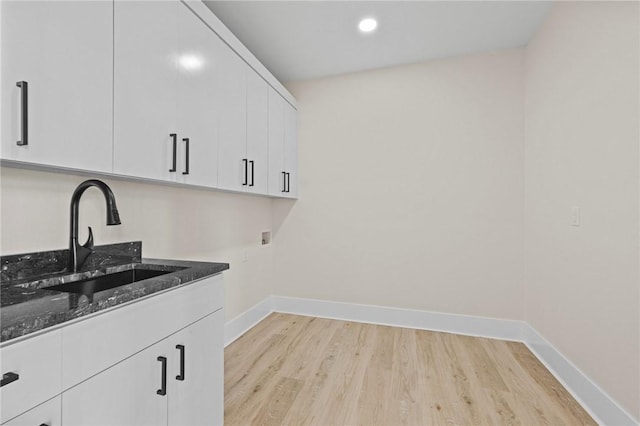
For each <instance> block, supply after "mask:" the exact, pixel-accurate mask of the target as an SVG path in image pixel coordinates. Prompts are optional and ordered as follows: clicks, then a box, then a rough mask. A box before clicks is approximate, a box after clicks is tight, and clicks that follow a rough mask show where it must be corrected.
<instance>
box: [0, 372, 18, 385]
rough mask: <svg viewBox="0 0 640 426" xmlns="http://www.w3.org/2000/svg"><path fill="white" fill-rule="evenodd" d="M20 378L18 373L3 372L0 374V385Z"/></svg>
mask: <svg viewBox="0 0 640 426" xmlns="http://www.w3.org/2000/svg"><path fill="white" fill-rule="evenodd" d="M19 378H20V375H19V374H16V373H13V372H9V373H4V374H3V375H2V380H0V387H2V386H5V385H8V384H9V383H13V382H15V381H16V380H18V379H19Z"/></svg>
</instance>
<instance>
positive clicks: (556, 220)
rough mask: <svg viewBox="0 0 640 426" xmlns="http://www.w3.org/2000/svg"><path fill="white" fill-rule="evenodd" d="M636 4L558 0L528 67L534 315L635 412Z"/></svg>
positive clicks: (639, 401)
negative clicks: (573, 219) (577, 217)
mask: <svg viewBox="0 0 640 426" xmlns="http://www.w3.org/2000/svg"><path fill="white" fill-rule="evenodd" d="M638 14H639V10H638V3H637V2H635V3H631V2H627V3H621V2H559V3H558V4H557V5H556V6H555V7H554V8H553V10H552V12H551V14H550V16H549V17H548V18H547V20H546V21H545V24H544V26H543V27H542V28H541V29H540V30H539V32H538V33H537V35H536V36H535V38H534V40H533V41H532V42H531V44H530V45H529V47H528V48H527V50H526V66H525V70H526V108H525V117H526V126H525V127H526V138H525V146H526V154H525V158H526V203H525V205H526V208H525V212H526V214H525V216H526V222H525V223H526V227H525V229H526V252H525V259H526V314H525V320H526V321H528V322H529V323H531V324H532V325H533V326H534V327H535V328H536V329H537V330H538V331H540V332H541V333H542V334H543V335H544V336H545V337H546V338H547V339H548V340H549V341H551V343H552V344H554V345H555V346H556V347H557V348H558V349H559V350H560V351H561V352H563V353H564V355H565V356H567V357H568V358H569V359H570V360H571V361H572V362H573V363H575V365H576V366H577V367H579V368H580V369H582V370H583V372H585V373H586V374H587V375H588V376H590V377H591V378H592V379H593V380H594V381H595V382H596V383H597V384H598V385H600V386H601V387H602V388H603V389H604V390H605V391H606V392H608V393H609V394H610V395H611V396H613V397H614V398H615V399H616V400H617V401H618V402H619V403H621V404H622V406H623V407H624V408H626V410H628V411H629V413H631V414H632V415H634V416H635V417H636V418H640V342H639V339H640V306H639V300H640V277H639V267H640V265H639V259H640V253H639V250H638V248H639V245H640V241H639V237H638V235H639V234H638V233H639V227H638V219H639V217H640V212H639V209H638V203H639V196H638V194H639V190H640V187H639V176H638V158H639V150H638V145H639V141H640V131H639V118H640V108H639V103H640V97H639V90H640V88H639V85H638V80H639V78H640V69H639V66H638V55H639V52H640V45H639V42H638V40H639V36H640V26H639V23H638ZM571 206H579V207H580V208H581V212H582V224H581V226H580V227H572V226H569V220H570V215H571Z"/></svg>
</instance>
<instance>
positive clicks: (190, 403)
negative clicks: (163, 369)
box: [168, 309, 224, 426]
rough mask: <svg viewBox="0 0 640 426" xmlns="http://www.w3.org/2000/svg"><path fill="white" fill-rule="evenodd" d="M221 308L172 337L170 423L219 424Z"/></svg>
mask: <svg viewBox="0 0 640 426" xmlns="http://www.w3.org/2000/svg"><path fill="white" fill-rule="evenodd" d="M223 328H224V313H223V309H220V310H218V311H216V312H214V313H213V314H211V315H208V316H206V317H205V318H203V319H201V320H199V321H198V322H196V323H194V324H192V325H190V326H189V327H187V328H185V329H184V330H182V331H180V332H178V333H176V334H174V335H173V336H171V337H170V338H169V339H168V340H170V341H171V346H172V347H171V349H170V350H171V351H173V353H174V354H173V355H171V356H170V358H171V361H172V362H171V370H170V371H171V372H170V373H169V378H170V380H171V385H170V386H169V393H170V395H169V425H175V426H178V425H180V426H187V425H191V426H197V425H222V423H223V418H224V407H223V405H224V383H223V382H224V379H223V375H224V342H223Z"/></svg>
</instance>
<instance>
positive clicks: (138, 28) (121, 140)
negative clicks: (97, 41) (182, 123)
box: [87, 0, 180, 180]
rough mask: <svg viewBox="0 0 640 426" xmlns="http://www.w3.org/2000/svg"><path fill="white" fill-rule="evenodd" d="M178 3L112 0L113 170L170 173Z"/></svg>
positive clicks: (149, 175) (155, 176)
mask: <svg viewBox="0 0 640 426" xmlns="http://www.w3.org/2000/svg"><path fill="white" fill-rule="evenodd" d="M87 3H91V2H87ZM178 6H179V3H178V2H177V1H173V0H172V1H115V4H114V22H113V24H114V31H115V33H114V37H115V43H114V49H115V51H114V70H115V75H114V109H113V113H114V123H113V124H114V143H113V160H114V163H113V171H114V172H115V173H118V174H123V175H129V176H138V177H145V178H151V179H161V180H175V179H176V178H175V176H176V175H177V173H178V172H177V164H176V167H175V168H174V167H173V166H174V159H175V160H176V161H177V158H176V157H177V155H178V153H177V150H178V149H179V148H180V147H179V143H178V142H180V140H179V138H180V135H178V134H177V133H178V129H177V105H178V101H177V92H178V72H177V69H176V63H177V50H178V49H177V45H178V36H177V19H178V18H177V16H178V11H179V9H178ZM172 135H175V136H172ZM174 141H175V147H176V155H175V156H174V149H173V147H174ZM170 170H176V171H170Z"/></svg>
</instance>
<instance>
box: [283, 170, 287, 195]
mask: <svg viewBox="0 0 640 426" xmlns="http://www.w3.org/2000/svg"><path fill="white" fill-rule="evenodd" d="M282 192H287V172H282Z"/></svg>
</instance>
